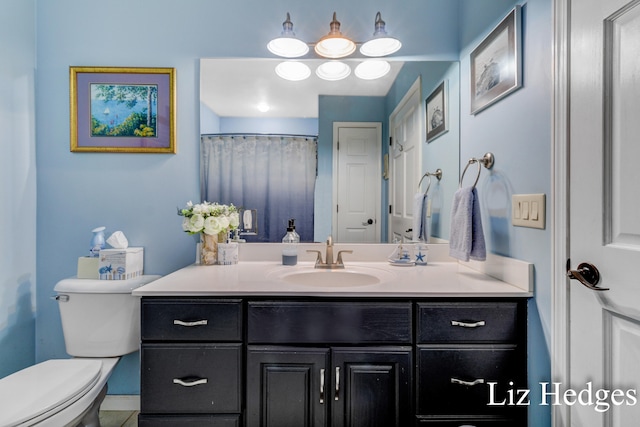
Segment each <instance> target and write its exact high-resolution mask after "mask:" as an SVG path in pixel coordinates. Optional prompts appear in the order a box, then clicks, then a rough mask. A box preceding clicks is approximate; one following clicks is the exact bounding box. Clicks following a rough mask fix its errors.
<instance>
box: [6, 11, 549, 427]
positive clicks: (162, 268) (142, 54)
mask: <svg viewBox="0 0 640 427" xmlns="http://www.w3.org/2000/svg"><path fill="white" fill-rule="evenodd" d="M513 4H514V2H513V1H507V0H460V1H459V2H456V1H451V0H405V1H403V4H402V7H398V6H396V5H395V4H391V3H388V2H386V1H382V0H370V1H364V0H359V1H354V2H342V1H338V0H327V1H324V2H320V3H319V2H314V3H309V2H299V1H295V0H277V1H272V2H268V3H267V2H262V1H258V0H245V1H238V2H227V1H223V0H190V1H189V2H186V3H185V4H184V5H181V7H176V2H175V1H171V0H154V1H151V0H140V1H137V2H130V1H128V0H112V1H110V2H108V3H97V2H91V1H86V0H57V1H56V2H52V1H44V0H34V1H31V2H29V1H24V0H14V1H11V0H8V1H7V0H4V1H3V3H2V12H3V13H2V18H0V19H1V20H0V23H1V24H2V25H0V28H2V29H1V30H0V32H1V33H0V34H1V35H2V37H0V48H1V49H3V51H2V52H3V53H4V50H10V52H9V54H8V56H7V57H8V58H9V59H11V61H4V60H3V62H2V65H1V66H0V72H2V77H3V80H6V79H5V76H9V77H11V76H12V75H14V76H16V77H13V80H12V81H11V80H10V83H9V82H7V81H3V82H2V83H0V89H2V90H3V97H2V99H3V101H0V107H1V108H2V110H0V119H1V120H2V125H3V131H6V129H15V130H14V131H13V134H11V136H10V140H7V139H6V138H7V135H6V132H4V134H3V135H2V138H3V153H4V152H7V151H6V148H5V147H7V146H9V144H8V141H10V142H11V149H12V150H14V151H11V150H10V151H8V152H9V153H10V154H9V156H8V158H9V161H8V162H7V160H5V159H6V157H4V156H3V157H2V162H3V163H2V174H3V175H2V182H1V184H0V190H1V191H2V193H0V194H2V199H1V203H2V208H3V209H0V212H2V213H1V214H0V215H5V216H6V215H11V217H10V218H8V219H7V218H5V217H2V219H5V221H0V238H2V239H3V241H8V242H9V244H10V245H11V247H12V250H13V253H14V254H16V255H15V258H14V259H18V260H19V261H18V264H17V266H15V265H16V264H12V266H13V267H11V268H10V269H9V272H6V271H2V272H1V273H0V274H1V276H0V279H1V280H2V285H3V289H2V292H3V295H2V298H3V302H2V304H3V306H2V308H3V309H4V308H5V307H7V312H9V313H11V310H12V309H13V307H20V309H19V310H18V309H14V312H16V313H17V312H19V313H21V315H20V316H17V317H19V318H24V319H25V320H26V323H27V325H28V323H29V317H30V314H29V313H30V310H31V308H30V300H31V298H33V286H34V277H35V275H34V266H33V258H34V250H33V249H31V248H33V247H36V249H35V256H36V260H37V262H36V267H35V272H36V273H37V277H38V280H37V283H36V285H35V286H36V303H37V319H36V335H35V340H32V338H33V332H32V331H33V328H32V327H29V326H27V327H26V329H25V332H26V333H25V335H24V337H25V338H24V339H20V340H15V338H14V339H12V342H14V343H17V344H18V345H20V346H23V347H25V349H24V351H23V352H22V353H20V354H24V357H23V356H19V357H17V358H15V357H14V358H13V360H6V359H2V360H0V371H2V372H7V371H10V370H14V369H17V368H19V367H20V366H24V365H28V364H30V363H31V362H32V361H33V350H29V346H30V345H31V344H30V343H31V342H35V347H36V353H35V359H36V360H37V361H40V360H44V359H47V358H51V357H65V356H66V353H65V351H64V344H63V339H62V332H61V328H60V320H59V312H58V308H57V306H56V305H55V303H53V302H52V301H51V300H50V299H49V296H50V295H51V294H52V289H53V287H54V286H55V283H56V282H57V281H58V280H60V279H62V278H65V277H69V276H72V275H74V274H75V269H76V261H77V257H78V256H81V255H84V254H85V252H86V249H87V244H88V241H89V239H90V230H91V229H92V228H94V227H95V226H98V225H105V226H106V227H107V228H108V231H115V230H118V229H119V230H122V231H124V232H125V234H127V236H128V237H129V240H130V242H131V244H132V245H140V246H144V247H145V270H146V272H148V273H157V274H167V273H169V272H171V271H174V270H176V269H178V268H180V267H183V266H185V265H187V264H189V263H191V262H192V260H193V259H194V252H195V244H194V243H195V241H194V240H193V238H192V237H189V236H187V235H185V234H184V233H183V232H182V231H181V229H180V220H179V218H178V217H177V216H176V215H175V209H176V207H177V206H182V205H183V204H184V203H185V202H186V201H188V200H190V199H191V200H196V199H198V194H199V188H198V182H199V174H198V165H199V161H198V145H199V133H200V131H199V107H200V103H199V89H198V81H199V76H198V70H199V61H198V58H200V57H225V56H226V57H268V56H270V55H269V54H268V52H267V51H266V48H265V46H264V41H266V40H268V39H270V38H272V37H273V35H274V34H277V33H279V31H280V30H281V28H280V23H281V22H282V20H283V17H284V13H285V12H286V11H289V12H291V14H292V19H293V20H294V23H295V25H296V32H297V34H298V35H299V36H300V37H302V38H303V39H308V40H311V39H313V38H315V37H317V35H318V34H324V33H326V32H327V27H328V22H329V20H330V15H331V12H333V11H334V10H336V11H339V12H338V16H339V19H340V20H341V21H342V23H343V28H342V29H343V31H345V32H347V33H352V34H355V36H354V38H356V39H364V38H365V37H367V36H368V34H369V32H370V31H369V30H370V28H369V27H370V26H371V24H372V22H371V21H372V20H373V16H374V15H375V12H377V11H378V10H380V11H381V12H382V15H383V17H384V19H385V21H386V22H387V28H388V29H389V30H391V31H392V32H393V34H394V35H396V36H397V37H399V38H400V39H402V40H403V42H404V46H403V49H402V51H401V53H402V55H406V56H411V57H417V58H419V59H429V60H443V61H450V60H460V73H461V77H462V80H461V87H460V91H461V100H460V101H461V112H462V113H461V118H460V123H461V126H460V137H461V141H462V143H461V158H462V159H465V160H466V159H467V158H469V157H472V156H480V155H482V154H483V153H484V152H485V151H492V152H493V153H494V154H495V155H496V166H495V168H494V169H493V171H491V173H488V172H486V171H484V173H483V177H482V179H481V182H480V184H479V192H480V194H481V197H483V199H482V200H483V203H482V204H483V206H484V208H483V209H484V211H483V217H484V222H485V224H484V226H485V230H486V235H487V238H488V244H489V249H490V250H491V251H492V252H496V253H501V254H504V255H508V256H512V257H515V258H520V259H524V260H527V261H530V262H533V263H535V276H536V283H535V285H536V298H535V300H533V302H532V304H531V307H530V308H531V310H530V311H531V316H530V319H529V341H530V361H529V367H530V375H531V383H532V384H536V383H537V382H539V381H541V380H548V379H549V375H550V374H549V371H550V369H549V364H550V363H549V343H550V323H551V322H550V319H551V315H550V312H551V301H550V295H551V289H550V288H551V286H550V277H551V274H550V265H551V263H550V259H549V257H550V255H549V253H550V250H549V248H550V247H551V240H550V231H549V229H548V228H547V229H546V230H533V229H526V228H516V227H512V226H510V225H509V224H508V223H506V222H505V218H508V216H509V215H510V204H509V203H508V200H509V199H510V195H511V194H513V193H534V192H540V193H545V194H547V195H549V194H550V188H551V184H550V177H551V170H550V160H551V143H550V135H551V76H550V75H551V59H552V50H551V16H552V14H551V0H530V1H529V2H527V3H526V4H525V6H524V10H523V12H524V13H523V18H524V26H523V29H524V49H523V52H524V63H525V69H524V87H523V88H522V89H520V90H519V91H517V92H515V93H513V94H511V95H510V96H508V97H507V98H505V99H503V100H502V101H500V102H499V103H497V104H495V105H493V106H491V107H490V108H488V109H487V110H485V111H483V112H481V113H480V114H478V115H475V116H472V115H470V114H469V96H468V93H469V83H468V76H469V62H468V55H469V52H470V51H471V50H472V49H473V48H474V47H475V46H476V45H477V43H479V42H480V40H482V38H483V37H484V36H485V35H486V34H487V33H488V31H489V30H490V29H491V28H493V26H494V25H495V24H497V23H498V21H499V19H497V18H496V17H497V16H504V15H505V14H506V13H507V12H508V11H509V10H510V8H511V7H512V6H513ZM34 6H35V12H34V11H33V8H34ZM6 11H8V13H6ZM34 15H35V16H37V19H36V20H35V24H36V28H37V31H36V30H35V29H34V28H33V27H34V18H33V16H34ZM129 17H144V19H133V20H132V19H128V18H129ZM125 18H127V19H125ZM456 20H458V24H459V25H458V26H456V25H452V24H451V22H455V21H456ZM212 23H215V25H214V24H212ZM265 23H267V24H266V25H265ZM269 23H274V24H272V25H270V24H269ZM458 28H459V29H460V31H458ZM361 29H365V30H361ZM34 32H35V33H36V34H37V36H36V42H35V43H34V41H33V34H34ZM359 32H362V33H363V34H360V33H359ZM227 33H229V34H231V33H233V34H236V35H238V38H236V39H234V40H233V42H230V44H229V45H227V46H224V45H222V43H221V41H229V40H230V38H229V37H227V36H226V34H227ZM36 45H37V51H36V50H35V46H36ZM15 46H21V50H20V51H18V50H12V49H13V48H14V47H15ZM425 51H430V52H433V53H432V54H430V55H424V52H425ZM34 54H35V55H36V61H34V60H33V55H34ZM3 58H4V57H3ZM36 62H37V70H36V73H35V85H34V84H33V80H32V76H33V74H32V73H33V70H34V69H35V63H36ZM9 63H11V65H10V66H9V65H8V64H9ZM14 63H15V64H14ZM72 65H85V66H100V65H113V66H159V67H167V66H169V67H175V68H176V70H177V91H178V97H177V100H178V105H177V120H178V124H177V141H178V154H176V155H139V154H98V153H71V152H69V105H68V94H69V92H68V90H69V88H68V83H67V82H68V81H69V66H72ZM16 70H17V71H16ZM9 87H11V88H12V89H11V90H14V91H19V93H18V94H16V95H15V99H17V100H19V101H20V102H23V103H26V104H20V102H6V101H4V99H6V98H5V97H4V95H5V91H6V90H8V88H9ZM34 87H37V88H38V90H37V93H35V91H34ZM425 90H426V89H425ZM34 93H35V108H34V106H33V105H29V101H28V100H29V99H34ZM25 100H27V101H25ZM34 111H37V115H36V114H35V112H34ZM16 117H18V118H21V119H23V121H20V120H16ZM34 122H35V126H34V124H33V123H34ZM320 126H322V125H320ZM34 129H35V134H34ZM319 133H320V134H321V135H322V134H323V130H322V127H320V129H319ZM35 135H37V137H36V136H35ZM34 141H35V151H36V153H35V154H36V156H37V159H38V161H37V172H38V173H37V193H36V195H37V199H34V192H35V187H34V185H33V179H34V174H35V172H34V170H33V163H34V161H35V160H34V159H35V158H36V157H35V156H34V153H33V149H34V148H33V147H34ZM8 164H11V165H20V168H17V167H16V168H15V169H11V170H10V171H9V172H6V170H7V169H5V166H6V165H8ZM462 167H464V164H463V165H462ZM25 171H27V172H25ZM7 175H8V177H7ZM7 182H12V184H7ZM16 184H17V185H18V186H19V187H16ZM20 186H21V187H20ZM16 188H20V191H18V190H16ZM22 190H24V191H22ZM36 200H37V204H36ZM8 206H13V207H14V210H13V211H11V213H10V214H9V213H7V212H6V208H7V207H8ZM33 209H37V211H36V212H37V220H36V219H34V218H33V217H32V215H33ZM549 212H550V209H549V208H547V216H548V215H549ZM2 224H11V227H7V226H6V225H2ZM18 224H19V225H20V227H17V226H16V225H18ZM24 224H26V226H24ZM34 224H35V225H36V228H35V232H34V231H33V227H34ZM16 230H19V233H18V232H17V231H16ZM16 234H18V235H16ZM36 235H37V237H38V240H37V243H38V244H37V246H36V245H35V236H36ZM1 258H3V259H6V258H5V257H4V256H3V257H1ZM0 262H3V261H0ZM20 263H23V264H20ZM25 278H26V279H25ZM5 283H8V286H5ZM6 301H8V303H7V302H6ZM3 312H4V310H3ZM0 325H2V326H0V327H1V328H2V329H0V339H5V338H6V336H7V334H8V333H11V332H15V330H12V326H11V324H10V323H8V325H9V326H8V327H7V326H4V325H5V324H3V323H2V322H0ZM29 331H31V334H30V333H29ZM2 334H3V335H2ZM25 343H26V344H25ZM16 362H17V363H16ZM138 369H139V366H138V356H137V355H136V354H134V355H131V356H128V357H126V358H125V360H123V363H122V364H121V365H120V366H119V367H118V369H117V370H116V373H115V374H114V378H113V380H112V381H110V392H111V393H113V394H129V393H133V394H135V393H137V392H138V391H139V390H138V387H139V386H138V375H139V374H138ZM530 414H531V415H530V418H531V425H535V426H544V425H549V424H550V421H549V412H548V409H547V408H544V407H539V406H537V405H534V406H532V407H531V408H530Z"/></svg>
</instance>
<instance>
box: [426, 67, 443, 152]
mask: <svg viewBox="0 0 640 427" xmlns="http://www.w3.org/2000/svg"><path fill="white" fill-rule="evenodd" d="M447 101H448V100H447V82H446V80H444V81H442V83H440V84H439V85H438V87H437V88H435V89H434V91H433V92H431V94H430V95H429V96H428V97H427V100H426V101H425V104H426V108H425V111H426V115H427V142H431V141H433V140H434V139H436V138H437V137H439V136H440V135H442V134H443V133H446V132H447V131H448V130H449V116H448V113H447V104H448V102H447Z"/></svg>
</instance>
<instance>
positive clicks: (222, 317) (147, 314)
mask: <svg viewBox="0 0 640 427" xmlns="http://www.w3.org/2000/svg"><path fill="white" fill-rule="evenodd" d="M141 318H142V329H141V333H142V340H143V341H240V340H241V339H242V301H241V300H216V299H211V300H207V299H201V298H200V299H146V298H143V299H142V309H141Z"/></svg>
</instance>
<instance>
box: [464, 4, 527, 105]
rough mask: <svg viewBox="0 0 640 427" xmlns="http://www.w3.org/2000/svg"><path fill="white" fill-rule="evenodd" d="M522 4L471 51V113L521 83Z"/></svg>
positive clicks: (509, 91)
mask: <svg viewBox="0 0 640 427" xmlns="http://www.w3.org/2000/svg"><path fill="white" fill-rule="evenodd" d="M520 21H521V6H516V7H515V8H514V9H513V10H511V12H509V14H508V15H507V16H506V17H505V18H504V19H503V20H502V22H500V23H499V24H498V26H496V27H495V28H494V29H493V30H492V31H491V33H490V34H489V35H488V36H487V37H486V38H485V39H484V40H483V41H482V42H481V43H480V44H479V45H478V47H476V48H475V49H474V50H473V51H472V52H471V58H470V68H471V70H470V76H471V81H470V83H471V114H477V113H479V112H480V111H482V110H484V109H485V108H487V107H489V106H490V105H492V104H494V103H496V102H498V101H499V100H500V99H502V98H504V97H505V96H507V95H509V94H510V93H512V92H513V91H515V90H517V89H519V88H520V87H521V86H522V69H521V68H522V67H521V53H520V52H521V46H520V43H521V36H520V32H521V30H520Z"/></svg>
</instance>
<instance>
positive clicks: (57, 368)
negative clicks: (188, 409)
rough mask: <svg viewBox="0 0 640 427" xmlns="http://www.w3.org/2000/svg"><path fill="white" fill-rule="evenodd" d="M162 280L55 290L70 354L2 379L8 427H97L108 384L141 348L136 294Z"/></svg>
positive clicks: (1, 414)
mask: <svg viewBox="0 0 640 427" xmlns="http://www.w3.org/2000/svg"><path fill="white" fill-rule="evenodd" d="M159 277H160V276H150V275H147V276H140V277H137V278H135V279H129V280H88V279H75V278H71V279H64V280H61V281H60V282H58V284H57V285H56V286H55V288H54V290H55V291H56V292H57V295H56V297H55V299H57V300H58V303H59V306H60V317H61V318H62V330H63V333H64V341H65V345H66V349H67V353H69V355H71V356H73V358H72V359H55V360H47V361H45V362H42V363H38V364H37V365H34V366H31V367H28V368H26V369H23V370H21V371H19V372H16V373H14V374H12V375H9V376H7V377H5V378H3V379H0V396H2V402H0V408H2V410H0V426H2V427H13V426H20V427H27V426H38V427H49V426H50V427H63V426H65V427H66V426H86V427H97V426H99V425H100V423H99V421H98V410H99V409H100V404H101V403H102V400H103V399H104V396H105V395H106V393H107V380H108V379H109V376H110V375H111V373H112V372H113V369H114V368H115V366H116V364H117V363H118V361H119V360H120V356H123V355H125V354H129V353H132V352H134V351H137V350H138V348H139V344H140V300H139V298H137V297H134V296H133V295H131V291H132V290H133V289H135V288H138V287H140V286H142V285H145V284H147V283H149V282H151V281H153V280H155V279H157V278H159Z"/></svg>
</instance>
